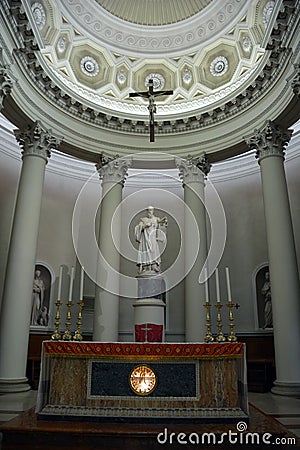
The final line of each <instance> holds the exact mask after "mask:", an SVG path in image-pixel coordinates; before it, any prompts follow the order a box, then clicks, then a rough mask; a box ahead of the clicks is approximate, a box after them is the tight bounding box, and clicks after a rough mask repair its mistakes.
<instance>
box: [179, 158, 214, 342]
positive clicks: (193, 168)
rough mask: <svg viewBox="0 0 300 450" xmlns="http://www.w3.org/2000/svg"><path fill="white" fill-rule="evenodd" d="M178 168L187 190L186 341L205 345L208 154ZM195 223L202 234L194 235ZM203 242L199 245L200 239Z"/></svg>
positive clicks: (185, 242) (185, 190) (185, 221)
mask: <svg viewBox="0 0 300 450" xmlns="http://www.w3.org/2000/svg"><path fill="white" fill-rule="evenodd" d="M177 167H178V169H179V175H180V178H181V179H182V184H183V187H184V202H185V208H186V210H185V217H184V246H185V247H184V256H185V267H186V270H188V268H190V267H191V266H192V268H191V270H189V272H188V273H187V274H186V276H185V281H184V283H185V284H184V290H185V340H186V342H202V341H203V338H204V336H205V311H204V308H203V302H204V299H205V292H204V284H201V285H200V284H199V275H200V272H201V270H202V269H203V266H204V263H205V260H206V257H207V232H206V210H205V195H204V188H205V176H206V175H207V174H208V172H209V170H210V165H209V164H208V161H207V158H206V156H205V155H202V156H201V157H200V158H193V159H191V158H190V159H189V160H187V161H184V160H178V161H177ZM191 213H192V214H191ZM195 222H196V225H197V228H198V231H199V235H198V236H195V234H194V233H193V232H192V230H193V229H195ZM197 239H199V241H198V242H197V241H196V240H197ZM198 243H199V251H198V254H197V256H196V260H195V262H194V264H193V261H191V255H194V253H195V251H194V249H195V246H196V245H198Z"/></svg>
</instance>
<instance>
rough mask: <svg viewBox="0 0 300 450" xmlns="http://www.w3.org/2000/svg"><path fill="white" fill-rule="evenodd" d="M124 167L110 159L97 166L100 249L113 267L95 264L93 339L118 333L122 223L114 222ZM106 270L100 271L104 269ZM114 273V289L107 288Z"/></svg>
mask: <svg viewBox="0 0 300 450" xmlns="http://www.w3.org/2000/svg"><path fill="white" fill-rule="evenodd" d="M126 171H127V165H126V164H125V163H124V162H122V161H121V162H115V163H109V164H107V166H104V167H101V169H100V170H99V172H100V176H101V178H102V180H103V181H102V202H101V210H100V226H99V249H100V252H101V254H102V256H103V258H104V260H105V261H106V262H107V263H108V264H109V265H110V266H111V268H112V269H109V268H107V269H104V267H103V264H101V263H99V264H98V276H97V280H99V286H97V287H96V292H95V311H94V334H93V339H94V340H95V341H102V342H117V341H118V336H119V294H118V293H116V292H119V271H120V253H119V248H120V238H121V223H120V222H119V223H116V221H115V222H114V225H113V226H112V223H113V216H114V213H115V211H116V209H117V207H118V206H119V204H120V202H121V201H122V188H123V183H124V180H125V176H126ZM104 271H105V272H107V273H103V272H104ZM110 277H113V280H114V282H113V285H114V293H112V292H110V290H109V289H106V286H107V281H108V279H109V278H110Z"/></svg>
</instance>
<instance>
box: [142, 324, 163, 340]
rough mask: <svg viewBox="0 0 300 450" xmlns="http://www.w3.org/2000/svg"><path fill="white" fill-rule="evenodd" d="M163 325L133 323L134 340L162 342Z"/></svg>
mask: <svg viewBox="0 0 300 450" xmlns="http://www.w3.org/2000/svg"><path fill="white" fill-rule="evenodd" d="M162 336H163V325H157V324H155V323H142V324H139V325H135V342H162Z"/></svg>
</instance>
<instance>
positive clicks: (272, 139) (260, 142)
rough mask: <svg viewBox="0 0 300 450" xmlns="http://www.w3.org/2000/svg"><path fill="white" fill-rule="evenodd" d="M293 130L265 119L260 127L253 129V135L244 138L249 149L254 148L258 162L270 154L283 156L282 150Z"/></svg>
mask: <svg viewBox="0 0 300 450" xmlns="http://www.w3.org/2000/svg"><path fill="white" fill-rule="evenodd" d="M292 133H293V130H287V129H283V128H281V127H280V126H279V125H276V124H275V123H274V122H272V121H271V120H267V121H266V122H265V124H264V126H263V128H261V129H256V130H254V135H253V136H252V137H251V138H250V139H248V140H246V143H247V144H248V146H249V147H250V149H251V150H256V158H257V159H258V162H259V163H260V161H261V160H262V159H263V158H267V157H270V156H279V157H281V158H284V150H285V147H286V146H287V145H288V143H289V141H290V139H291V137H292Z"/></svg>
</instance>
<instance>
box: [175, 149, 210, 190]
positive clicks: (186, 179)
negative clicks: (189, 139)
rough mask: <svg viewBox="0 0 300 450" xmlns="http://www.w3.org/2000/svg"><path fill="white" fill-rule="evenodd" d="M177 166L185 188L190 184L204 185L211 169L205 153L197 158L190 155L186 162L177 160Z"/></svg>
mask: <svg viewBox="0 0 300 450" xmlns="http://www.w3.org/2000/svg"><path fill="white" fill-rule="evenodd" d="M176 166H177V168H178V170H179V177H180V178H181V180H182V184H183V186H185V185H187V184H190V183H202V184H204V181H205V176H206V175H207V174H208V173H209V171H210V167H211V165H210V164H209V162H208V159H207V156H206V154H205V153H204V154H203V155H201V156H199V157H195V158H193V157H192V156H190V155H189V156H188V157H187V159H186V160H184V159H181V158H177V159H176Z"/></svg>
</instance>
